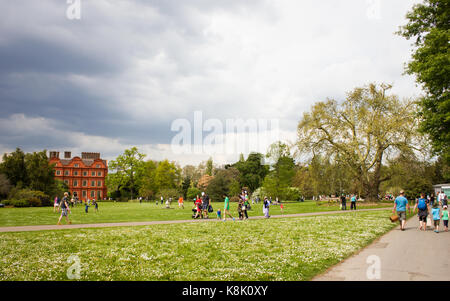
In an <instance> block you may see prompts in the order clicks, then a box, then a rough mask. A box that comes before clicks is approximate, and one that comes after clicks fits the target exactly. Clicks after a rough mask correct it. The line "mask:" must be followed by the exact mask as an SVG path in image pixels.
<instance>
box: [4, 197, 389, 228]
mask: <svg viewBox="0 0 450 301" xmlns="http://www.w3.org/2000/svg"><path fill="white" fill-rule="evenodd" d="M212 205H213V207H214V210H215V211H217V209H218V208H220V209H221V210H222V211H223V202H221V203H219V202H217V203H213V204H212ZM192 206H193V203H192V202H188V203H185V209H178V204H177V203H176V202H173V203H172V208H175V209H165V208H164V206H161V205H155V203H154V202H149V203H145V202H144V203H142V204H140V203H131V202H130V203H114V202H104V203H101V202H100V203H99V212H98V213H96V212H95V211H94V207H92V206H91V207H90V208H89V213H87V214H86V213H85V212H84V206H83V205H78V206H77V207H74V208H72V213H71V214H70V215H69V217H70V219H71V221H72V223H73V224H87V223H110V222H131V221H161V220H184V219H190V218H191V215H192V211H191V208H192ZM386 206H391V205H389V204H379V205H365V206H363V205H360V204H358V208H377V207H386ZM252 207H253V208H252V210H251V211H248V214H249V216H261V215H263V214H262V204H261V203H259V204H254V205H252ZM348 208H350V207H349V206H348ZM336 210H339V206H338V205H335V204H334V205H332V206H329V205H328V204H327V205H320V206H317V205H316V203H315V202H312V201H309V202H303V203H300V202H295V203H285V204H284V212H283V213H284V214H293V213H307V212H323V211H336ZM230 212H231V214H232V215H233V216H237V215H238V214H237V204H236V203H231V208H230ZM270 214H271V215H278V214H281V212H280V207H279V206H276V205H274V206H271V207H270ZM210 216H212V217H216V213H215V212H214V213H212V214H210ZM58 218H59V213H57V212H56V213H55V212H53V207H40V208H0V226H1V227H7V226H27V225H53V224H56V222H57V221H58ZM63 221H64V222H65V220H63Z"/></svg>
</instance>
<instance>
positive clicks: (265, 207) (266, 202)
mask: <svg viewBox="0 0 450 301" xmlns="http://www.w3.org/2000/svg"><path fill="white" fill-rule="evenodd" d="M269 207H270V201H269V199H268V198H267V197H264V203H263V214H264V216H265V217H266V218H269V217H270V215H269Z"/></svg>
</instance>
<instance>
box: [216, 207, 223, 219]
mask: <svg viewBox="0 0 450 301" xmlns="http://www.w3.org/2000/svg"><path fill="white" fill-rule="evenodd" d="M217 219H222V211H220V208H219V209H217Z"/></svg>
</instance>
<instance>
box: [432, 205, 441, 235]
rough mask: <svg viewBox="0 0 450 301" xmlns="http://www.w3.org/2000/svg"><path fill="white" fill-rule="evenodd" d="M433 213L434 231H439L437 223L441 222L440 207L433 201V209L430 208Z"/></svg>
mask: <svg viewBox="0 0 450 301" xmlns="http://www.w3.org/2000/svg"><path fill="white" fill-rule="evenodd" d="M431 214H432V215H433V222H434V223H433V224H434V232H436V233H439V224H440V223H441V208H440V207H439V204H438V203H434V205H433V209H431Z"/></svg>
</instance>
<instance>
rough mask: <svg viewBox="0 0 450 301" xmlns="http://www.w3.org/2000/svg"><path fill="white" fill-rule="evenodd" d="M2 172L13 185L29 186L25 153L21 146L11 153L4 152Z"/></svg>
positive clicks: (0, 168)
mask: <svg viewBox="0 0 450 301" xmlns="http://www.w3.org/2000/svg"><path fill="white" fill-rule="evenodd" d="M0 172H1V173H3V174H4V175H6V177H7V178H8V180H9V182H10V183H11V185H13V186H17V185H21V186H22V187H26V186H28V184H29V182H28V181H29V179H28V176H27V169H26V167H25V153H24V152H23V151H22V150H21V149H20V148H17V149H16V150H15V151H14V152H12V153H10V154H7V153H5V154H3V160H2V163H0Z"/></svg>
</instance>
